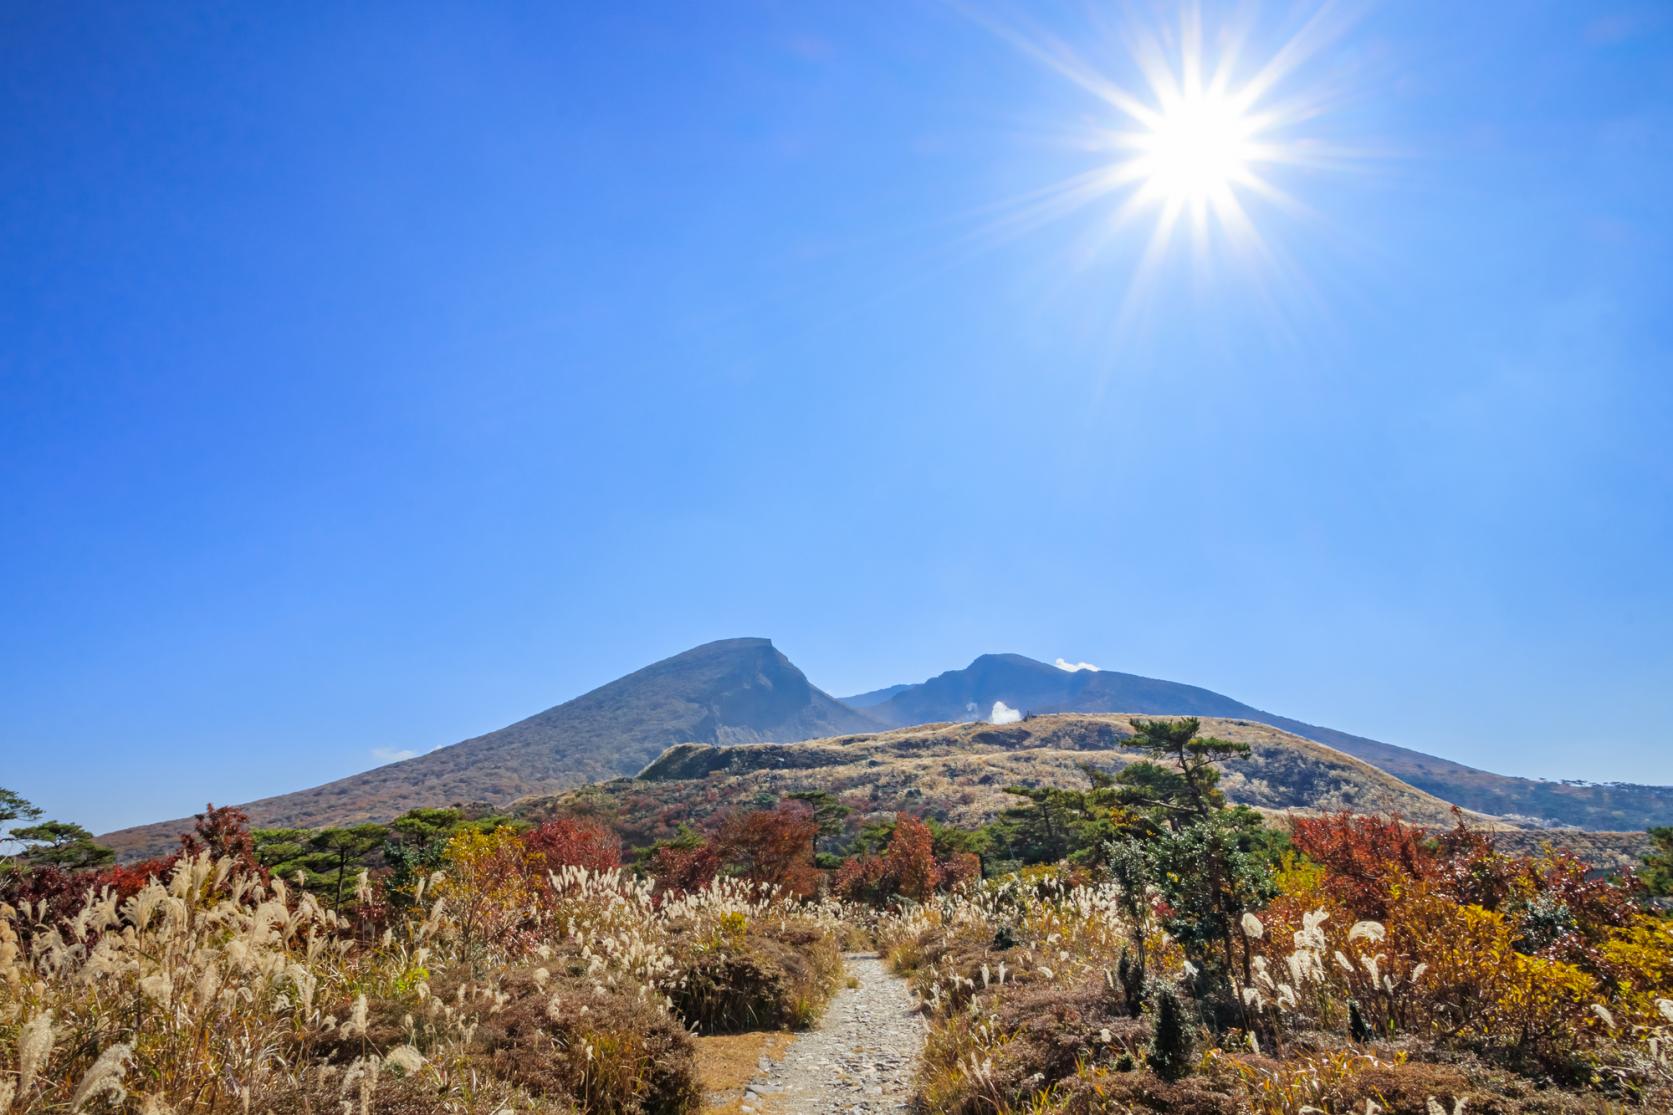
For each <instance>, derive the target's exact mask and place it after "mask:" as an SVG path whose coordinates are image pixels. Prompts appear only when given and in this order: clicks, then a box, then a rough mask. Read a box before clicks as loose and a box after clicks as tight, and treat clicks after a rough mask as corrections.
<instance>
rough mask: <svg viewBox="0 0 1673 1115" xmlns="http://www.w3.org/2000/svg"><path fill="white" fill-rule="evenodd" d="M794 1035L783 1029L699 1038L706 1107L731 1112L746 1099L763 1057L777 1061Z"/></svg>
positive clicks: (718, 1114)
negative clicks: (745, 1091)
mask: <svg viewBox="0 0 1673 1115" xmlns="http://www.w3.org/2000/svg"><path fill="white" fill-rule="evenodd" d="M793 1040H794V1036H793V1035H791V1034H788V1033H785V1032H784V1031H782V1030H777V1031H771V1030H769V1031H755V1032H753V1033H746V1034H715V1035H712V1036H709V1037H699V1038H697V1039H696V1040H695V1042H694V1044H695V1045H696V1048H697V1078H698V1080H700V1081H701V1082H702V1086H703V1110H704V1111H706V1112H710V1113H711V1115H731V1113H733V1112H736V1111H738V1109H739V1105H740V1104H741V1103H742V1101H743V1094H744V1088H745V1087H747V1086H748V1084H749V1082H750V1081H751V1080H753V1079H754V1078H755V1075H756V1073H757V1072H759V1071H760V1065H761V1058H763V1057H765V1058H767V1059H768V1060H772V1061H778V1060H782V1059H783V1057H784V1053H785V1050H787V1049H789V1048H790V1043H791V1042H792V1041H793Z"/></svg>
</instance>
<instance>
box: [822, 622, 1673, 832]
mask: <svg viewBox="0 0 1673 1115" xmlns="http://www.w3.org/2000/svg"><path fill="white" fill-rule="evenodd" d="M882 694H887V696H883V697H882V698H881V699H872V698H877V697H879V696H880V695H882ZM855 700H856V701H858V702H860V703H861V705H862V707H863V708H864V711H865V712H866V714H867V715H869V716H871V717H872V718H874V719H877V720H881V721H883V722H884V723H886V724H889V725H895V726H901V725H908V724H926V723H933V722H937V721H947V720H971V719H978V718H982V719H985V718H986V717H987V716H988V715H989V714H990V712H991V711H992V709H993V705H994V702H996V701H1003V702H1004V703H1005V704H1006V705H1007V706H1009V707H1010V708H1013V709H1018V710H1022V711H1031V712H1037V713H1038V712H1125V713H1139V714H1144V715H1152V716H1163V715H1171V716H1213V717H1226V718H1231V719H1241V720H1253V721H1256V722H1258V723H1261V724H1270V725H1271V726H1273V727H1275V728H1280V729H1282V730H1284V731H1286V732H1290V733H1293V734H1294V735H1297V736H1301V737H1303V738H1305V739H1311V740H1315V741H1317V742H1319V743H1324V744H1328V745H1329V746H1331V747H1334V748H1336V749H1337V750H1339V751H1345V752H1347V753H1348V754H1349V755H1354V756H1357V757H1358V758H1361V759H1364V760H1365V761H1367V762H1369V763H1371V764H1373V765H1375V766H1377V767H1379V768H1381V769H1382V770H1384V771H1387V772H1388V773H1389V774H1392V775H1394V776H1396V777H1397V778H1400V779H1401V780H1403V781H1405V782H1407V783H1409V784H1411V785H1412V786H1415V787H1417V788H1418V789H1420V790H1425V791H1427V792H1429V793H1431V794H1434V795H1435V796H1437V797H1440V798H1444V799H1446V800H1447V801H1450V802H1454V803H1456V804H1458V805H1461V806H1463V807H1464V808H1466V809H1473V810H1475V811H1477V812H1480V813H1491V814H1495V815H1498V816H1502V817H1511V818H1518V819H1521V820H1526V821H1531V822H1534V823H1537V824H1548V825H1566V826H1573V827H1575V828H1583V829H1596V830H1627V829H1642V828H1646V827H1649V826H1650V825H1657V824H1669V823H1673V787H1665V786H1637V785H1631V784H1624V783H1609V784H1601V785H1600V784H1588V783H1574V782H1546V781H1541V780H1538V779H1532V778H1516V777H1513V776H1510V775H1503V774H1493V773H1491V772H1489V771H1484V770H1479V769H1477V768H1475V767H1470V766H1465V765H1464V764H1463V763H1455V762H1453V761H1451V760H1450V759H1442V758H1438V757H1436V756H1434V755H1426V754H1424V753H1423V752H1421V751H1413V750H1410V749H1409V748H1405V747H1397V746H1395V745H1394V744H1391V743H1382V742H1380V741H1378V740H1374V739H1366V738H1365V737H1363V736H1355V735H1350V734H1348V733H1347V732H1341V731H1337V730H1336V729H1334V728H1322V727H1319V726H1318V725H1315V724H1308V723H1305V722H1304V721H1300V720H1295V719H1292V718H1290V717H1287V716H1279V715H1277V714H1275V713H1270V712H1265V711H1263V710H1261V709H1258V708H1254V707H1253V706H1250V705H1246V704H1244V703H1243V702H1242V701H1238V700H1234V699H1233V698H1231V697H1227V696H1225V695H1223V694H1220V693H1215V692H1213V691H1211V690H1208V689H1202V688H1199V687H1197V686H1194V685H1183V684H1181V683H1179V682H1174V681H1163V680H1160V679H1158V678H1147V677H1140V676H1138V675H1137V674H1123V673H1119V672H1117V671H1114V670H1090V669H1082V670H1074V671H1069V670H1064V669H1061V668H1059V667H1057V666H1052V665H1048V664H1047V663H1044V662H1040V661H1037V660H1035V659H1032V658H1027V657H1024V656H1023V655H1020V654H984V655H982V656H981V657H979V658H977V659H976V660H975V661H974V662H972V663H971V664H970V665H969V666H967V667H965V668H964V669H962V670H949V671H947V672H946V673H944V674H938V675H937V676H935V677H933V678H930V679H929V680H928V681H925V682H921V683H919V684H917V685H905V686H892V687H890V688H889V689H882V690H876V691H874V692H873V693H869V694H862V695H861V696H860V697H859V698H855Z"/></svg>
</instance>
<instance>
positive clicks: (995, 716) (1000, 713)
mask: <svg viewBox="0 0 1673 1115" xmlns="http://www.w3.org/2000/svg"><path fill="white" fill-rule="evenodd" d="M988 719H989V720H990V721H992V722H993V723H995V724H1015V723H1016V722H1017V721H1019V720H1021V719H1022V713H1020V712H1018V711H1017V710H1016V709H1014V708H1012V707H1011V706H1010V705H1008V704H1006V703H1005V702H1004V701H995V702H993V712H992V714H991V715H989V716H988Z"/></svg>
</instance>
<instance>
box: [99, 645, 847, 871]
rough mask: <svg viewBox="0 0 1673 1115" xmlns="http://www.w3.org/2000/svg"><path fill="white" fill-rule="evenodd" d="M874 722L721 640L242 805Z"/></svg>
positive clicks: (125, 837)
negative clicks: (448, 739) (517, 715)
mask: <svg viewBox="0 0 1673 1115" xmlns="http://www.w3.org/2000/svg"><path fill="white" fill-rule="evenodd" d="M877 726H878V724H877V722H876V721H875V720H873V719H872V718H871V717H869V716H867V715H866V714H865V713H863V712H859V711H857V710H855V709H851V708H849V707H848V706H846V705H843V704H841V703H839V702H838V701H836V700H835V699H833V698H832V697H831V696H829V695H828V694H826V693H824V692H823V691H821V690H819V689H817V688H815V687H814V686H813V685H812V684H811V683H810V682H809V681H808V680H807V677H806V676H805V675H803V674H802V672H801V671H800V670H798V669H797V668H796V667H795V666H793V665H792V664H791V663H790V660H789V659H787V658H785V657H784V655H782V654H780V653H779V651H778V650H777V649H776V648H775V647H774V646H773V644H772V642H771V641H770V640H767V639H726V640H723V641H720V642H714V643H707V644H705V645H703V646H700V647H696V648H694V649H692V650H688V651H686V652H684V653H683V654H677V655H675V656H674V657H672V658H668V659H665V660H663V661H661V662H657V663H655V664H654V665H651V666H646V667H645V668H644V669H642V670H638V671H635V672H634V673H631V674H628V675H627V676H626V677H623V678H619V679H617V680H616V681H613V682H610V683H609V684H607V685H604V686H601V687H599V688H598V689H594V690H593V691H592V692H590V693H586V694H583V695H582V696H580V697H577V698H575V699H574V700H572V701H568V702H565V703H564V704H561V705H558V706H557V707H555V708H550V709H547V710H546V711H545V712H541V713H537V714H535V715H534V716H531V717H529V718H528V719H526V720H520V721H518V722H517V723H515V724H512V725H510V726H509V727H505V728H501V729H500V730H498V731H496V732H489V733H488V734H487V735H482V736H477V737H476V738H475V739H468V740H465V741H464V742H462V743H456V744H453V745H452V746H450V747H443V748H441V749H439V750H436V751H432V752H430V753H429V754H427V755H421V756H419V757H418V758H415V759H407V760H405V761H403V762H399V763H391V764H389V765H388V766H382V767H377V768H376V769H374V770H369V771H364V772H362V773H360V774H355V775H350V776H349V777H347V778H342V779H338V780H337V781H335V782H328V783H326V784H325V785H323V786H316V787H314V788H313V789H310V790H301V791H298V792H296V793H291V794H283V795H280V796H278V797H271V798H263V799H262V800H260V801H254V802H250V803H249V804H248V805H245V806H242V808H243V809H245V810H246V811H247V812H248V813H249V814H250V819H251V822H252V823H253V824H255V825H258V826H262V825H275V826H277V825H284V826H297V827H310V828H312V827H319V826H326V825H341V824H349V823H354V822H358V821H369V820H387V819H389V818H391V817H395V816H397V815H399V814H401V813H403V812H405V811H406V810H408V809H412V808H414V807H417V806H437V805H448V804H452V803H488V804H492V805H496V806H503V805H505V804H507V803H509V802H511V801H512V800H514V799H516V798H519V797H523V796H525V795H528V794H540V793H551V792H553V791H555V790H559V789H562V788H564V787H566V786H575V785H579V784H581V783H583V782H590V781H594V780H596V779H601V778H610V777H613V776H617V775H621V774H629V773H632V772H634V771H637V770H638V769H640V768H641V767H643V766H644V765H645V764H646V763H648V762H650V761H651V760H652V759H654V758H655V757H656V756H657V755H658V754H660V753H661V752H662V750H663V749H664V748H666V747H668V746H669V745H671V744H675V743H684V742H689V741H700V742H704V743H719V744H734V743H753V742H761V741H769V740H798V739H810V738H813V737H817V736H828V735H831V734H833V733H838V732H853V731H864V730H867V729H872V728H876V727H877ZM190 828H191V822H190V821H165V822H162V823H161V824H154V825H145V826H142V827H139V828H132V829H124V830H122V831H120V832H114V833H111V834H109V835H108V836H105V837H101V838H100V839H101V840H102V841H104V842H105V843H107V844H109V845H110V846H112V847H114V848H115V849H116V850H117V851H118V852H119V853H122V854H123V855H125V856H134V855H139V854H145V853H148V852H152V851H157V850H162V849H166V848H167V847H169V846H170V845H172V844H173V842H174V838H175V836H176V834H178V833H180V832H182V831H186V830H188V829H190Z"/></svg>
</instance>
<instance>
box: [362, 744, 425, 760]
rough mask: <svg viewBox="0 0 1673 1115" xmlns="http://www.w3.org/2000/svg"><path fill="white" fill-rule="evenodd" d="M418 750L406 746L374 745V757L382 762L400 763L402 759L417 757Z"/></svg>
mask: <svg viewBox="0 0 1673 1115" xmlns="http://www.w3.org/2000/svg"><path fill="white" fill-rule="evenodd" d="M417 757H418V752H416V751H409V750H408V749H407V748H405V747H374V748H372V758H374V759H376V760H377V761H378V762H380V763H398V762H400V761H401V760H402V759H416V758H417Z"/></svg>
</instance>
